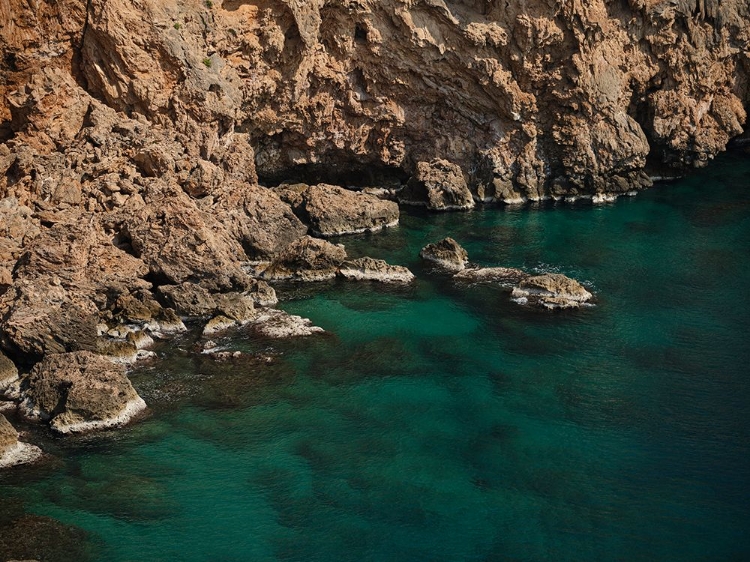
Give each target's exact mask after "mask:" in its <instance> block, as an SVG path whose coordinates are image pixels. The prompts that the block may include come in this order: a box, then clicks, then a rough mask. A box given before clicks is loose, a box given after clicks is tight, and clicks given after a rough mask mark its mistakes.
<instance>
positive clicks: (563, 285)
mask: <svg viewBox="0 0 750 562" xmlns="http://www.w3.org/2000/svg"><path fill="white" fill-rule="evenodd" d="M511 297H512V298H513V299H514V300H515V301H516V302H518V303H520V304H527V303H528V304H534V305H537V306H541V307H543V308H547V309H564V308H578V307H579V306H581V305H582V304H583V303H586V302H588V301H590V300H591V298H592V294H591V293H590V292H588V291H587V290H586V289H585V288H584V287H583V285H581V284H580V283H579V282H578V281H576V280H575V279H571V278H570V277H567V276H565V275H562V274H561V273H545V274H543V275H536V276H533V277H528V278H526V279H524V280H523V281H521V282H520V283H519V285H518V287H516V288H514V289H513V293H512V294H511Z"/></svg>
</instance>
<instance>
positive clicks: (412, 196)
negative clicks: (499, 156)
mask: <svg viewBox="0 0 750 562" xmlns="http://www.w3.org/2000/svg"><path fill="white" fill-rule="evenodd" d="M398 198H399V202H401V203H405V204H409V205H426V206H427V208H428V209H430V210H431V211H454V210H467V209H472V208H473V207H474V197H473V196H472V194H471V191H470V190H469V186H468V185H467V183H466V178H464V174H463V172H462V171H461V168H460V167H459V166H457V165H456V164H452V163H450V162H448V161H447V160H441V159H435V160H432V161H431V162H419V163H418V164H417V169H416V172H415V173H414V175H413V176H412V177H411V179H409V182H408V183H407V184H406V187H405V188H404V189H403V190H402V191H401V193H399V195H398Z"/></svg>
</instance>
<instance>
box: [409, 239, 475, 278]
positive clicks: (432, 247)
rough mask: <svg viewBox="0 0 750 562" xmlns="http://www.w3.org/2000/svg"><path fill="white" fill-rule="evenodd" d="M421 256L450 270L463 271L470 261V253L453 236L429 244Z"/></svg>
mask: <svg viewBox="0 0 750 562" xmlns="http://www.w3.org/2000/svg"><path fill="white" fill-rule="evenodd" d="M419 256H420V257H421V258H422V259H423V260H426V261H429V262H432V263H435V264H437V265H439V266H440V267H443V268H445V269H447V270H449V271H461V270H462V269H463V268H465V267H466V264H467V263H468V262H469V254H468V253H467V252H466V250H464V249H463V248H462V247H461V246H460V245H459V243H458V242H456V241H455V240H454V239H453V238H450V237H447V238H443V239H442V240H441V241H440V242H435V243H434V244H428V245H427V246H425V247H424V248H422V251H421V252H419Z"/></svg>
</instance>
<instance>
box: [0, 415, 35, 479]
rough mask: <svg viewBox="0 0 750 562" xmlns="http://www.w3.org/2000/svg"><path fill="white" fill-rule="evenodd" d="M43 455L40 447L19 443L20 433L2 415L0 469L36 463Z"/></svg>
mask: <svg viewBox="0 0 750 562" xmlns="http://www.w3.org/2000/svg"><path fill="white" fill-rule="evenodd" d="M41 454H42V451H41V450H40V449H39V447H36V446H34V445H31V444H29V443H23V442H21V441H19V440H18V432H17V431H16V430H15V428H14V427H13V426H12V425H11V424H10V422H9V421H8V420H7V419H6V418H5V416H3V415H2V414H0V468H6V467H9V466H15V465H17V464H25V463H29V462H32V461H35V460H36V459H38V458H39V457H40V456H41Z"/></svg>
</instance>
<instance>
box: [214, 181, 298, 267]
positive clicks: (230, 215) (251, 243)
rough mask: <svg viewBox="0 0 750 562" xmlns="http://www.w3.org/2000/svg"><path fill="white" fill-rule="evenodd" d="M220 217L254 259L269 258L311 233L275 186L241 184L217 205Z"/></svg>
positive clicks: (223, 196)
mask: <svg viewBox="0 0 750 562" xmlns="http://www.w3.org/2000/svg"><path fill="white" fill-rule="evenodd" d="M215 209H216V213H217V219H218V220H219V222H221V223H222V224H223V225H225V226H226V227H227V229H228V230H229V232H230V233H231V234H232V235H233V236H234V238H235V239H237V240H239V241H240V243H241V244H242V247H243V248H244V250H245V253H246V254H247V255H248V257H250V258H251V259H264V258H265V259H267V258H271V257H273V256H275V255H276V254H278V253H279V252H280V251H281V250H283V249H284V248H285V247H286V246H288V245H289V244H291V243H292V242H294V241H295V240H297V239H298V238H301V237H302V236H304V235H305V234H307V226H306V225H305V224H303V223H302V221H300V220H299V219H298V218H297V216H296V215H295V214H294V212H293V211H292V208H291V207H290V206H289V205H288V204H287V203H286V202H284V201H282V200H281V199H280V198H279V196H278V195H277V194H276V193H275V192H274V191H273V190H271V189H268V188H265V187H260V186H258V185H248V184H238V185H235V186H233V189H228V190H226V192H225V193H224V194H223V195H222V197H221V198H220V199H219V200H218V201H217V203H216V205H215Z"/></svg>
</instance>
